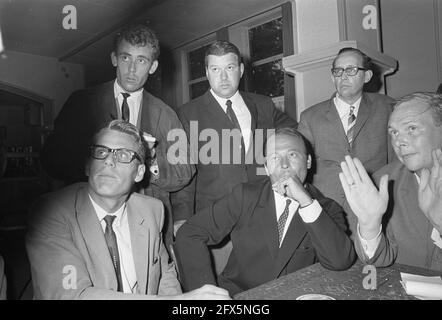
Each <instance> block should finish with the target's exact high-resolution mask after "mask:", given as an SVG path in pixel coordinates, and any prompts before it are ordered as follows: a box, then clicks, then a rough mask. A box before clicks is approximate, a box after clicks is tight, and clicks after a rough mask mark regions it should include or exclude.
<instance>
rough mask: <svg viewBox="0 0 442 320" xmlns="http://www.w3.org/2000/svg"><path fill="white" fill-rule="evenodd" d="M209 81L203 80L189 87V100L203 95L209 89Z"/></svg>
mask: <svg viewBox="0 0 442 320" xmlns="http://www.w3.org/2000/svg"><path fill="white" fill-rule="evenodd" d="M209 87H210V85H209V81H207V80H204V81H201V82H196V83H193V84H191V85H190V98H191V99H194V98H196V97H199V96H201V95H203V94H204V93H205V92H206V91H207V90H208V89H209Z"/></svg>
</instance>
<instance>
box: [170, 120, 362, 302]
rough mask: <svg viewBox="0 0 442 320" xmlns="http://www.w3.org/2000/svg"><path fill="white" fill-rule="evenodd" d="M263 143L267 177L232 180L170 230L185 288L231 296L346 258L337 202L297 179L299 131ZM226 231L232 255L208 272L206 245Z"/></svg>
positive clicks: (307, 160) (301, 168)
mask: <svg viewBox="0 0 442 320" xmlns="http://www.w3.org/2000/svg"><path fill="white" fill-rule="evenodd" d="M266 147H267V148H266V169H267V172H268V176H269V177H266V179H261V180H259V181H254V182H247V183H243V184H240V185H237V186H236V187H235V188H234V189H233V191H232V193H230V194H228V195H227V196H225V197H224V198H222V199H220V200H218V201H216V202H215V203H214V204H213V205H212V206H209V207H206V208H205V209H203V210H201V211H198V213H197V214H196V215H195V216H193V217H191V218H190V219H189V220H187V221H186V223H185V224H184V225H183V226H182V227H181V228H180V229H179V230H178V234H177V239H176V242H175V254H176V256H177V261H178V266H179V270H180V272H181V278H182V283H183V286H184V289H185V290H192V289H194V288H197V287H199V286H201V285H203V284H217V283H218V285H219V286H220V287H222V288H225V289H227V290H228V291H229V293H230V294H231V295H234V294H236V293H239V292H241V291H244V290H248V289H250V288H253V287H256V286H259V285H260V284H263V283H265V282H267V281H270V280H273V279H276V278H278V277H280V276H282V275H285V274H288V273H290V272H294V271H296V270H298V269H301V268H304V267H306V266H309V265H311V264H313V263H315V262H317V261H319V262H320V263H321V264H322V265H323V266H324V267H326V268H329V269H332V270H344V269H346V268H348V267H350V265H351V264H352V262H353V261H354V258H355V251H354V248H353V243H352V241H351V240H350V238H349V237H348V236H347V234H346V232H345V231H346V227H345V218H344V214H343V211H342V208H341V207H340V206H339V205H337V204H336V203H335V202H334V201H333V200H330V199H328V198H325V197H324V196H323V195H322V194H321V193H320V192H319V191H318V190H317V189H316V188H315V187H313V186H312V185H309V184H304V180H305V178H306V176H307V170H308V169H309V168H310V166H311V156H310V155H309V154H307V151H306V147H305V144H304V141H303V138H302V136H301V134H299V133H298V132H297V131H296V130H294V129H291V128H290V129H288V128H282V129H277V130H276V133H275V134H274V135H271V136H270V137H269V139H268V141H267V145H266ZM228 234H230V237H231V239H232V243H233V250H232V254H231V255H230V257H229V261H228V262H227V266H226V267H225V269H224V271H223V272H222V273H221V274H220V275H219V277H215V276H214V272H213V270H212V268H211V267H210V261H209V251H208V248H207V245H211V244H216V243H218V242H219V241H221V240H222V239H223V238H224V237H225V236H226V235H228Z"/></svg>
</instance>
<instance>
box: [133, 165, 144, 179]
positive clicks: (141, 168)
mask: <svg viewBox="0 0 442 320" xmlns="http://www.w3.org/2000/svg"><path fill="white" fill-rule="evenodd" d="M145 172H146V165H145V164H139V165H138V169H137V175H136V176H135V182H140V181H141V180H143V177H144V173H145Z"/></svg>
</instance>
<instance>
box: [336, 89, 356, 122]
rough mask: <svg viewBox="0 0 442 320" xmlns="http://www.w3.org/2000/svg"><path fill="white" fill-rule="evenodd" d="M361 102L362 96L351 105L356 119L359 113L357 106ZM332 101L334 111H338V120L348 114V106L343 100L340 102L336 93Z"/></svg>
mask: <svg viewBox="0 0 442 320" xmlns="http://www.w3.org/2000/svg"><path fill="white" fill-rule="evenodd" d="M361 100H362V96H360V97H359V99H358V100H356V101H355V103H353V104H352V106H353V107H355V109H354V111H353V113H354V115H355V116H356V117H357V116H358V111H359V106H360V104H361ZM333 101H334V103H335V106H336V110H337V111H338V114H339V117H340V118H342V117H344V116H347V115H348V114H349V113H350V105H349V104H348V103H347V102H345V101H344V100H342V99H341V98H340V97H339V94H338V93H336V95H335V97H334V99H333Z"/></svg>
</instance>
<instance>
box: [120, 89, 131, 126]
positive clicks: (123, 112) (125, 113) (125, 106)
mask: <svg viewBox="0 0 442 320" xmlns="http://www.w3.org/2000/svg"><path fill="white" fill-rule="evenodd" d="M121 95H122V96H123V104H122V105H121V115H122V117H123V120H124V121H127V122H129V117H130V111H129V105H128V104H127V98H129V97H130V94H129V93H126V92H122V93H121Z"/></svg>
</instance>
